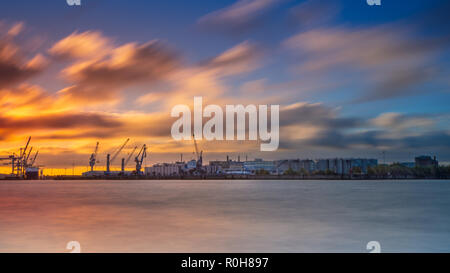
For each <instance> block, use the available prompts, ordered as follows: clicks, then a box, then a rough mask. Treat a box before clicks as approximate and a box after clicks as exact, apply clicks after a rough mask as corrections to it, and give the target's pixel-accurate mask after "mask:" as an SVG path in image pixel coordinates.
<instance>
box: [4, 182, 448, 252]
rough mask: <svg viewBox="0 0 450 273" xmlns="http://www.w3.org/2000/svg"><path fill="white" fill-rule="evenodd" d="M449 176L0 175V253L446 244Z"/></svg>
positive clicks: (417, 248)
mask: <svg viewBox="0 0 450 273" xmlns="http://www.w3.org/2000/svg"><path fill="white" fill-rule="evenodd" d="M449 182H450V181H267V180H266V181H258V180H255V181H253V180H252V181H250V180H247V181H236V180H227V181H123V180H122V181H106V180H105V181H101V180H100V181H0V252H68V250H66V245H67V243H68V242H69V241H77V242H79V243H80V245H81V251H82V252H368V250H367V249H366V245H367V243H368V242H370V241H377V242H379V244H380V246H381V251H382V252H450V183H449Z"/></svg>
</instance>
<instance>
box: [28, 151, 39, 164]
mask: <svg viewBox="0 0 450 273" xmlns="http://www.w3.org/2000/svg"><path fill="white" fill-rule="evenodd" d="M38 154H39V150H37V151H36V153H35V154H34V157H33V160H31V163H30V167H33V165H34V163H35V162H36V158H37V156H38Z"/></svg>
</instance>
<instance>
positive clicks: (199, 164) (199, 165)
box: [192, 135, 203, 171]
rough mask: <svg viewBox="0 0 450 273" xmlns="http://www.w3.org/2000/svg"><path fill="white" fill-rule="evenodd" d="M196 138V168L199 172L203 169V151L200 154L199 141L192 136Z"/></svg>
mask: <svg viewBox="0 0 450 273" xmlns="http://www.w3.org/2000/svg"><path fill="white" fill-rule="evenodd" d="M192 136H193V138H194V147H195V155H196V156H197V162H196V166H197V167H196V168H197V170H198V171H200V169H201V168H202V165H203V151H200V153H199V152H198V146H197V141H196V139H195V135H192Z"/></svg>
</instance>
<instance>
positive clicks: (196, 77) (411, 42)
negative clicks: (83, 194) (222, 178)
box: [0, 0, 450, 171]
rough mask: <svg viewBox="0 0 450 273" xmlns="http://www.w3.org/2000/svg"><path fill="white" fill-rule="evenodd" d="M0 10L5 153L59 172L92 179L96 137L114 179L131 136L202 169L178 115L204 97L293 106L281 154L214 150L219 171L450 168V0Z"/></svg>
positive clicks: (220, 144)
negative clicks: (416, 163) (293, 163)
mask: <svg viewBox="0 0 450 273" xmlns="http://www.w3.org/2000/svg"><path fill="white" fill-rule="evenodd" d="M0 5H1V8H0V110H1V111H0V157H2V156H7V155H9V154H12V153H13V152H16V153H17V152H18V150H19V148H20V147H23V145H24V144H25V142H26V138H27V137H28V136H31V137H32V141H31V145H32V146H33V147H34V149H35V150H39V151H40V152H39V153H40V154H39V157H38V160H37V161H38V164H40V165H41V166H45V168H47V169H49V168H71V167H72V166H77V167H78V168H79V169H80V170H85V168H86V166H87V165H88V159H89V155H90V154H91V153H92V152H93V150H94V147H95V144H96V142H97V141H99V142H100V151H99V153H100V155H99V160H100V163H99V165H100V167H101V166H103V165H104V161H105V160H104V158H105V156H106V154H107V153H111V152H113V151H114V150H115V149H117V147H119V146H120V145H121V144H122V143H123V142H124V141H125V139H127V138H130V142H129V144H128V145H127V146H126V148H125V149H124V151H123V153H122V154H121V157H126V156H127V153H130V151H131V150H132V149H133V147H134V146H141V145H143V144H144V143H145V144H147V145H148V146H149V157H148V158H147V160H146V164H147V165H151V164H153V163H155V162H163V161H167V162H172V161H175V160H178V159H179V157H180V154H181V153H183V155H184V159H190V158H193V151H194V146H193V143H192V141H175V140H173V139H172V137H171V135H170V129H171V125H172V124H173V122H174V121H175V120H176V118H172V117H171V116H170V112H171V109H172V107H173V106H175V105H177V104H187V105H191V106H192V104H193V98H194V96H202V97H203V100H204V104H205V105H206V104H217V105H220V106H223V107H224V106H225V105H227V104H244V105H248V104H254V105H259V104H268V105H276V104H278V105H280V147H279V149H278V150H277V151H275V152H261V151H260V143H258V142H255V141H205V140H203V141H200V142H199V146H200V149H202V150H203V151H204V160H206V161H209V160H218V159H224V158H225V156H226V155H230V156H231V157H232V158H236V157H237V156H238V155H240V156H241V158H244V157H245V156H247V157H248V158H255V157H259V158H265V159H284V158H321V157H366V158H378V159H381V158H382V152H383V151H384V152H385V153H386V160H387V161H389V162H394V161H402V162H403V161H404V162H407V161H413V160H414V157H415V156H417V155H422V154H425V155H436V156H437V157H438V159H439V160H440V161H441V162H450V147H449V143H450V142H449V141H450V123H449V116H450V107H449V104H448V101H449V98H450V90H449V87H450V79H449V77H448V75H449V69H450V54H449V53H450V52H449V49H450V46H449V45H450V20H449V19H448V16H447V15H448V12H449V11H450V5H449V4H447V3H446V1H435V0H431V1H420V0H410V1H402V0H390V1H387V0H382V5H381V6H369V5H368V4H367V3H366V1H365V0H341V1H326V0H306V1H294V0H238V1H236V0H226V1H225V0H224V1H209V0H196V1H181V0H180V1H175V0H168V1H125V0H82V1H81V6H69V5H67V3H66V1H65V0H57V1H56V0H55V1H24V0H16V1H7V2H5V3H1V4H0ZM118 163H119V161H118V162H116V165H117V164H118ZM116 167H117V166H116ZM130 167H131V166H130ZM1 170H2V169H0V171H1Z"/></svg>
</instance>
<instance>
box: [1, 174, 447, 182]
mask: <svg viewBox="0 0 450 273" xmlns="http://www.w3.org/2000/svg"><path fill="white" fill-rule="evenodd" d="M27 180H28V181H36V180H39V181H48V180H87V181H95V180H149V181H151V180H292V181H296V180H298V181H314V180H331V181H348V180H354V181H371V180H372V181H375V180H399V181H402V180H411V181H414V180H450V177H367V176H361V177H350V176H342V177H341V176H339V177H336V176H284V175H283V176H275V175H272V176H247V175H230V176H158V177H153V176H127V177H120V176H102V177H83V176H71V175H67V176H52V177H48V176H47V177H44V178H41V179H20V178H11V177H8V178H1V179H0V181H27Z"/></svg>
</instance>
